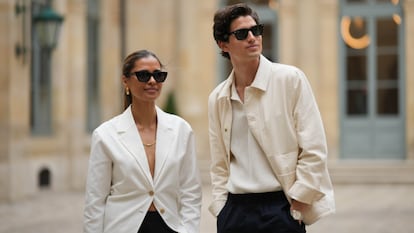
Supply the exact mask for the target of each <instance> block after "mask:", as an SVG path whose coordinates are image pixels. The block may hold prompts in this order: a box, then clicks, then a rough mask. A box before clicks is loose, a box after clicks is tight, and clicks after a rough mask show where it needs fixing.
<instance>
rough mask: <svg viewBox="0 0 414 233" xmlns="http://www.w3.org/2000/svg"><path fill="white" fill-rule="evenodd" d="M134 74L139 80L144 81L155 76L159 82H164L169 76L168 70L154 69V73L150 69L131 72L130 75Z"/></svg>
mask: <svg viewBox="0 0 414 233" xmlns="http://www.w3.org/2000/svg"><path fill="white" fill-rule="evenodd" d="M132 74H135V77H137V79H138V81H140V82H143V83H146V82H148V81H149V80H150V79H151V77H154V79H155V81H156V82H157V83H162V82H164V81H165V79H166V78H167V74H168V73H167V72H166V71H154V72H153V73H151V72H149V71H148V70H141V71H138V72H134V73H131V74H130V75H132Z"/></svg>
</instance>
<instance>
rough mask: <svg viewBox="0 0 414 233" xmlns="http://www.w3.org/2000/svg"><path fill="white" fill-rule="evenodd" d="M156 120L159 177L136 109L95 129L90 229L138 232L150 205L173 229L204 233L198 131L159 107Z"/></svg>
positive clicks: (88, 189)
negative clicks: (135, 116) (134, 113)
mask: <svg viewBox="0 0 414 233" xmlns="http://www.w3.org/2000/svg"><path fill="white" fill-rule="evenodd" d="M157 120H158V126H157V136H156V145H155V146H156V152H155V154H156V155H155V171H154V177H152V176H151V173H150V170H149V166H148V160H147V157H146V154H145V150H144V147H143V144H142V141H141V138H140V135H139V133H138V130H137V127H136V125H135V122H134V119H133V117H132V113H131V107H129V108H127V109H126V110H125V111H124V112H123V113H122V114H120V115H118V116H116V117H114V118H112V119H111V120H109V121H107V122H105V123H103V124H102V125H100V126H99V127H98V128H96V129H95V130H94V132H93V135H92V143H91V154H90V160H89V168H88V175H87V184H86V197H85V210H84V232H85V233H102V232H105V233H136V232H138V229H139V227H140V225H141V223H142V221H143V220H144V217H145V214H146V213H147V210H148V208H149V207H150V205H151V203H154V205H155V207H156V209H157V210H158V212H159V213H160V215H161V217H162V218H163V219H164V221H165V222H166V224H167V225H168V226H169V227H170V228H172V229H174V230H175V231H177V232H180V233H194V232H199V223H200V211H201V183H200V176H199V170H198V167H197V157H196V151H195V141H194V135H193V131H192V129H191V127H190V125H189V124H188V123H187V122H186V121H184V120H183V119H182V118H180V117H178V116H175V115H172V114H168V113H166V112H163V111H162V110H161V109H159V108H158V107H157Z"/></svg>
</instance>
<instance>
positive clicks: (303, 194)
mask: <svg viewBox="0 0 414 233" xmlns="http://www.w3.org/2000/svg"><path fill="white" fill-rule="evenodd" d="M297 76H298V77H299V78H298V79H297V81H298V82H297V83H296V85H295V87H294V89H295V90H294V91H293V92H292V93H295V99H296V102H295V106H294V121H295V127H296V134H297V135H296V136H297V140H298V144H299V148H300V153H299V156H298V162H297V167H296V181H295V183H294V184H293V186H292V187H291V188H290V189H289V192H288V194H289V196H290V197H292V198H293V199H296V200H298V201H301V202H304V203H308V204H312V203H313V202H315V201H317V200H319V199H321V198H322V197H323V196H324V193H323V192H322V190H321V183H322V180H323V179H329V177H328V176H329V175H328V174H327V173H326V170H327V169H326V167H327V153H328V152H327V145H326V137H325V131H324V127H323V124H322V119H321V116H320V112H319V109H318V106H317V103H316V100H315V97H314V95H313V93H312V90H311V87H310V84H309V82H308V81H307V79H306V76H305V74H304V73H303V72H301V71H300V70H298V71H297Z"/></svg>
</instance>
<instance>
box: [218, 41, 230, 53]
mask: <svg viewBox="0 0 414 233" xmlns="http://www.w3.org/2000/svg"><path fill="white" fill-rule="evenodd" d="M217 45H218V47H219V48H220V49H221V50H222V51H223V52H226V53H227V52H228V47H227V45H228V42H224V41H218V42H217Z"/></svg>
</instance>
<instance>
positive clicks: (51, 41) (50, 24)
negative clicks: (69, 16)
mask: <svg viewBox="0 0 414 233" xmlns="http://www.w3.org/2000/svg"><path fill="white" fill-rule="evenodd" d="M62 23H63V17H62V16H61V15H59V14H58V13H56V12H55V11H54V10H53V9H52V8H51V7H50V5H46V6H45V7H44V8H43V9H42V10H41V11H40V12H39V14H36V15H34V16H33V27H34V30H35V31H36V33H35V34H36V36H37V39H38V42H39V45H40V47H41V48H43V49H47V50H49V51H51V50H53V49H54V48H55V47H56V45H57V41H58V39H59V32H60V28H61V26H62Z"/></svg>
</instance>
